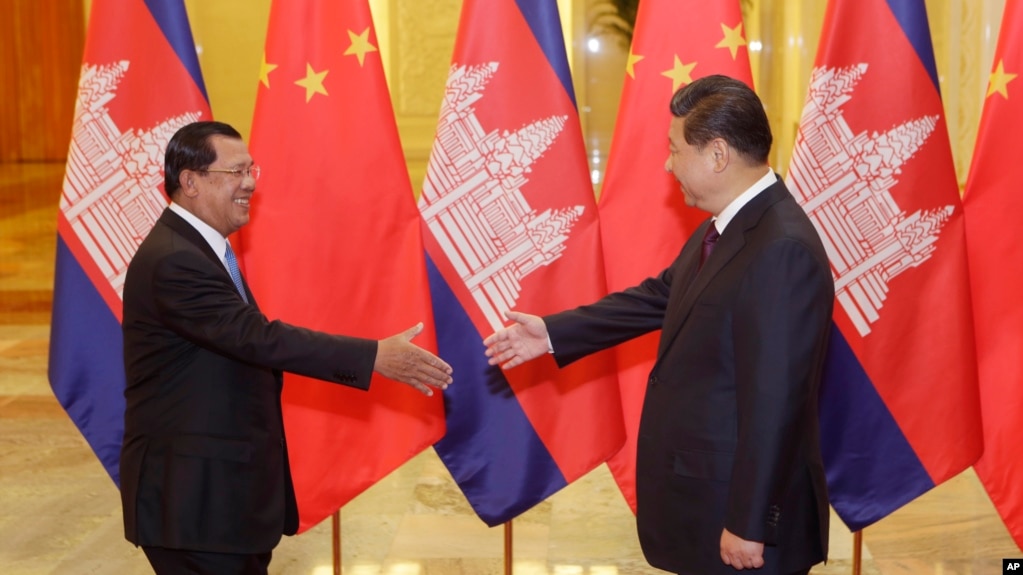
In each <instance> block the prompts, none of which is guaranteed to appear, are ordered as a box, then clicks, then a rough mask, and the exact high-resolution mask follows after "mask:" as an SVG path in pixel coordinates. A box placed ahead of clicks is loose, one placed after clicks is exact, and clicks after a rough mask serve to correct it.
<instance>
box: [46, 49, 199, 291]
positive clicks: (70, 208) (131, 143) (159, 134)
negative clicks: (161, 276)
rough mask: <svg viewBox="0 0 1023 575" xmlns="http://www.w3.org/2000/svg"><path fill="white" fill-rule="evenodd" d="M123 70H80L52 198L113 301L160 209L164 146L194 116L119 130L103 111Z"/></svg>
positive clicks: (121, 65)
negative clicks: (57, 191)
mask: <svg viewBox="0 0 1023 575" xmlns="http://www.w3.org/2000/svg"><path fill="white" fill-rule="evenodd" d="M127 72H128V62H127V61H125V60H122V61H120V62H115V63H113V64H107V65H102V66H94V65H90V64H83V65H82V77H81V80H80V81H79V83H78V101H77V103H76V105H75V121H74V127H73V128H72V132H71V147H70V149H69V150H68V160H67V172H66V174H65V176H64V191H63V194H62V196H61V198H60V210H61V212H63V214H64V217H65V219H67V221H68V223H69V224H70V225H71V228H72V229H73V230H74V232H75V235H76V236H77V237H78V239H79V240H80V241H81V242H82V245H84V246H85V249H86V250H88V252H89V255H90V256H92V259H93V260H94V261H95V262H96V265H97V266H98V267H99V269H100V271H101V272H102V273H103V276H104V277H105V278H106V279H107V281H109V282H110V285H111V286H112V287H113V288H114V290H115V291H116V292H117V295H118V296H120V295H121V292H122V290H123V288H124V274H125V272H126V271H127V270H128V263H129V262H130V261H131V258H132V256H133V255H134V254H135V250H136V249H138V246H139V244H141V243H142V240H143V238H145V237H146V234H148V233H149V230H150V229H152V227H153V224H154V223H155V222H156V220H157V218H159V217H160V213H162V212H163V209H164V208H165V207H167V200H166V198H165V197H164V196H163V194H162V193H161V192H160V188H159V186H160V184H161V183H163V154H164V150H166V148H167V142H168V141H169V140H170V138H171V136H173V135H174V133H175V132H176V131H178V129H179V128H181V127H182V126H184V125H186V124H189V123H191V122H195V121H197V120H199V118H200V117H201V116H202V112H199V111H195V112H187V113H185V114H181V115H180V116H176V117H174V118H169V119H167V120H164V121H163V122H160V123H159V124H157V125H156V126H154V127H153V128H152V129H149V130H133V129H128V130H125V131H122V130H121V128H120V127H118V126H117V125H116V124H114V122H113V120H112V119H111V117H110V111H109V108H108V107H107V106H108V104H109V103H110V102H111V101H112V100H113V99H114V98H116V97H117V94H116V93H115V92H116V89H117V85H118V84H119V83H120V81H121V79H122V78H123V77H124V75H125V74H126V73H127ZM125 105H130V104H125Z"/></svg>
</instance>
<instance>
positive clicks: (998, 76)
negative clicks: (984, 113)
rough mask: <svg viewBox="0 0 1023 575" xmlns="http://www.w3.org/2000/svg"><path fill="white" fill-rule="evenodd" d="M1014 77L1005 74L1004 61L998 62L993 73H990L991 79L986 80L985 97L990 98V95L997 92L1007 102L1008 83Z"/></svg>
mask: <svg viewBox="0 0 1023 575" xmlns="http://www.w3.org/2000/svg"><path fill="white" fill-rule="evenodd" d="M1016 76H1017V75H1016V74H1007V73H1006V72H1005V65H1004V61H1002V60H999V61H998V65H997V66H995V71H994V72H991V77H990V79H988V85H987V95H988V96H990V95H991V94H994V93H995V92H998V93H999V94H1001V95H1002V97H1003V98H1005V99H1006V100H1008V99H1009V87H1008V86H1009V82H1011V81H1013V80H1015V79H1016ZM985 97H986V96H985Z"/></svg>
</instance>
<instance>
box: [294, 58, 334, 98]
mask: <svg viewBox="0 0 1023 575" xmlns="http://www.w3.org/2000/svg"><path fill="white" fill-rule="evenodd" d="M327 72H328V70H324V71H322V72H314V71H313V67H312V66H310V65H309V64H308V63H307V64H306V65H305V78H302V79H301V80H295V83H296V84H298V85H299V86H302V87H303V88H305V101H306V103H308V102H309V100H311V99H312V98H313V94H323V95H324V96H326V95H327V89H326V88H324V87H323V79H324V78H326V77H327Z"/></svg>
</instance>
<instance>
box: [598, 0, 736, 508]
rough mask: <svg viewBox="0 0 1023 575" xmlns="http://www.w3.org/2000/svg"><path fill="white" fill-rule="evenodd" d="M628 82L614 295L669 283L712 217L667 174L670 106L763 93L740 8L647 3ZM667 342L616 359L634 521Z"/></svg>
mask: <svg viewBox="0 0 1023 575" xmlns="http://www.w3.org/2000/svg"><path fill="white" fill-rule="evenodd" d="M680 22H684V23H685V24H684V31H683V32H682V33H680V31H679V29H678V27H679V23H680ZM626 74H627V76H626V78H625V87H624V89H623V90H622V101H621V105H620V107H619V112H618V120H617V123H616V125H615V132H614V140H613V142H612V146H611V154H610V156H609V159H608V168H607V176H606V177H605V179H604V186H603V190H602V193H601V196H600V203H599V204H598V209H599V212H600V227H601V236H602V238H603V243H604V268H605V272H606V274H607V287H608V290H610V291H619V290H622V289H625V288H627V287H630V286H633V285H636V284H638V283H639V282H641V281H642V280H644V279H645V278H648V277H651V276H654V275H657V274H658V273H660V271H661V270H663V269H664V268H666V267H667V266H668V265H669V264H670V263H671V262H672V260H674V259H675V257H676V256H678V252H679V250H681V249H682V244H683V243H685V240H686V239H687V238H688V237H689V235H690V233H692V231H693V230H694V229H696V226H698V225H699V224H700V222H702V221H703V220H705V219H707V217H708V214H707V213H706V212H702V211H700V210H697V209H695V208H689V207H686V205H685V203H684V202H683V197H682V192H681V191H680V190H679V186H678V182H676V181H675V179H674V178H673V177H672V176H671V174H669V173H667V172H665V170H664V162H665V160H666V159H667V155H668V148H667V143H666V142H667V133H668V125H669V124H670V123H671V112H670V111H669V110H668V105H669V103H670V102H671V96H672V94H674V93H675V91H676V90H677V89H679V88H681V87H682V86H684V85H686V84H688V83H690V82H692V81H693V80H696V79H697V78H701V77H703V76H708V75H711V74H724V75H726V76H731V77H733V78H736V79H739V80H742V81H743V82H745V83H746V84H748V85H749V86H750V87H752V86H753V76H752V73H751V71H750V64H749V53H748V52H747V48H746V39H745V36H744V33H743V27H742V13H741V11H740V10H739V2H738V0H714V1H712V2H708V1H706V0H645V1H644V2H642V3H641V4H640V5H639V12H638V14H637V15H636V26H635V32H634V33H633V40H632V48H631V49H630V51H629V60H628V67H627V69H626ZM638 222H642V224H641V225H637V223H638ZM659 337H660V332H656V333H651V334H647V335H646V336H644V337H642V338H639V339H636V340H634V341H631V342H628V343H625V344H623V345H620V346H618V348H617V349H616V354H617V358H618V382H619V385H620V387H621V396H622V411H623V415H624V417H625V429H626V440H625V446H624V447H622V450H621V451H619V452H618V453H617V454H615V456H614V457H612V458H611V459H610V460H608V467H609V468H610V469H611V473H612V474H613V475H614V477H615V481H617V482H618V486H619V488H620V489H621V490H622V494H623V495H624V496H625V499H626V501H628V503H629V505H630V506H631V507H632V509H633V511H635V510H636V435H637V432H638V430H639V416H640V412H641V410H642V407H643V396H644V395H645V393H646V379H647V376H648V375H649V374H650V369H651V368H652V367H653V364H654V359H655V357H656V355H657V341H658V338H659Z"/></svg>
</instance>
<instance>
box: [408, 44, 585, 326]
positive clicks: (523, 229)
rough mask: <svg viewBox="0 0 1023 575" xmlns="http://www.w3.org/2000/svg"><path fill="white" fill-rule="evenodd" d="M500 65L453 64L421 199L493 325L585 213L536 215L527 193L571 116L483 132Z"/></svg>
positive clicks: (561, 247) (435, 232)
mask: <svg viewBox="0 0 1023 575" xmlns="http://www.w3.org/2000/svg"><path fill="white" fill-rule="evenodd" d="M497 68H498V64H497V62H489V63H486V64H482V65H478V66H458V65H452V66H451V72H450V73H449V75H448V80H447V88H446V90H445V92H444V100H443V102H442V104H441V111H440V119H439V121H438V124H437V137H436V140H434V143H433V151H432V152H431V154H430V163H429V166H428V167H427V172H426V181H425V182H424V183H423V193H422V195H421V196H420V198H419V211H420V213H421V214H422V216H423V219H424V220H425V222H426V224H427V227H428V228H429V229H430V232H431V233H432V234H433V236H434V237H435V238H436V239H437V242H438V243H439V244H440V246H441V248H442V249H443V250H444V254H445V255H446V256H447V258H448V259H449V261H450V262H451V265H452V266H453V267H454V269H455V270H456V271H457V272H458V275H459V277H460V278H461V280H462V281H463V282H464V283H465V286H466V287H467V288H468V289H469V291H470V293H471V294H472V297H473V300H474V301H475V302H476V304H477V305H478V306H479V308H480V310H481V311H482V312H483V314H484V316H485V317H486V318H487V322H488V323H489V324H490V327H491V328H493V329H495V330H496V329H499V328H500V327H501V326H502V325H503V322H502V319H503V317H504V312H505V311H506V310H508V309H511V308H512V307H513V306H514V305H515V302H516V300H517V299H518V296H519V293H521V291H522V287H521V285H520V283H519V282H520V280H521V279H522V278H523V277H525V276H526V275H528V274H530V273H532V272H533V271H535V270H537V269H538V268H540V267H541V266H547V265H550V264H551V263H552V262H554V261H555V260H557V259H558V258H560V257H561V255H562V253H563V252H564V250H565V245H564V244H565V241H566V240H568V237H569V234H570V232H571V229H572V226H573V225H574V224H575V222H576V221H577V220H578V219H579V217H580V216H581V215H582V214H583V211H584V207H583V206H571V207H566V208H561V209H557V210H550V209H548V210H545V211H544V212H543V213H539V214H538V213H537V212H536V210H534V209H533V208H532V207H531V206H530V205H529V202H528V201H527V200H526V198H525V196H523V194H522V187H523V186H524V185H525V184H526V183H527V182H528V181H529V180H528V179H527V178H526V175H527V174H529V172H530V166H531V165H532V164H533V163H534V162H536V161H537V160H538V159H539V158H540V157H541V156H542V155H543V153H544V151H546V150H547V148H549V147H550V145H551V144H552V143H553V142H554V140H555V139H556V138H557V137H558V135H559V134H560V133H561V131H562V130H563V129H564V127H565V122H566V120H567V119H568V117H567V116H563V115H562V116H551V117H549V118H545V119H542V120H537V121H535V122H533V123H531V124H529V125H527V126H524V127H522V128H520V129H518V130H517V131H514V132H510V131H508V130H503V131H501V132H500V133H499V132H498V130H492V131H489V132H488V131H487V130H485V129H484V128H483V126H481V125H480V122H479V120H478V118H477V116H476V109H475V104H476V102H477V101H479V100H481V99H482V98H484V97H485V95H484V93H483V92H484V88H485V87H486V84H487V81H488V80H489V79H490V78H491V77H492V76H493V75H494V74H495V73H496V72H497ZM515 97H519V96H515Z"/></svg>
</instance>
